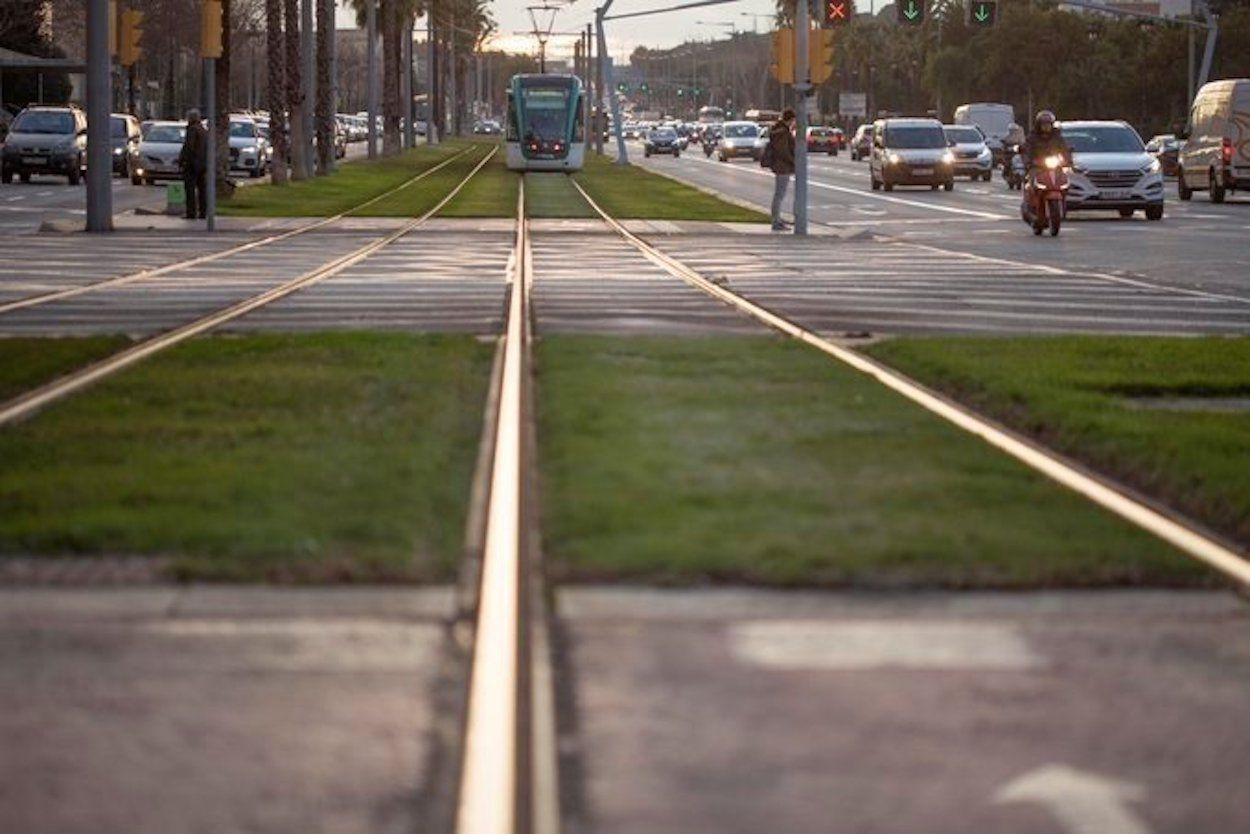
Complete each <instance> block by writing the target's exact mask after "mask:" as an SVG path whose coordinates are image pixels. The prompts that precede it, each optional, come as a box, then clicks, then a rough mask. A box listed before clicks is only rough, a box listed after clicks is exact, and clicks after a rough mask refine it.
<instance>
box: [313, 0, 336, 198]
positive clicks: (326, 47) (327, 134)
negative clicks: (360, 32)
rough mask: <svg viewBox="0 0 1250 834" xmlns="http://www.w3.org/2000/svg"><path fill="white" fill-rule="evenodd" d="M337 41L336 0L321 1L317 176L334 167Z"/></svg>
mask: <svg viewBox="0 0 1250 834" xmlns="http://www.w3.org/2000/svg"><path fill="white" fill-rule="evenodd" d="M333 37H334V0H317V113H316V120H317V173H318V174H329V173H330V172H331V170H332V169H333V167H334V88H333V87H332V84H333V83H334V80H333V79H332V78H331V77H330V61H329V60H328V58H329V55H330V39H331V38H333Z"/></svg>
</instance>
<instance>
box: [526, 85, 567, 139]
mask: <svg viewBox="0 0 1250 834" xmlns="http://www.w3.org/2000/svg"><path fill="white" fill-rule="evenodd" d="M522 95H523V97H524V99H525V128H526V137H525V138H526V139H530V138H534V139H542V140H555V139H563V138H564V131H565V126H566V125H567V123H568V114H569V89H568V88H567V87H561V88H552V87H531V88H528V89H524V90H523V91H522Z"/></svg>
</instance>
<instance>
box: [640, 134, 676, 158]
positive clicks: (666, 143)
mask: <svg viewBox="0 0 1250 834" xmlns="http://www.w3.org/2000/svg"><path fill="white" fill-rule="evenodd" d="M643 142H644V144H643V146H642V152H643V155H644V156H651V154H654V153H671V154H672V155H673V156H675V157H677V156H681V138H680V137H679V136H678V135H677V131H675V130H673V129H672V128H671V127H657V128H655V129H654V130H651V131H649V132H648V133H647V138H646V139H644V140H643Z"/></svg>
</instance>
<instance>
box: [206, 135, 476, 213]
mask: <svg viewBox="0 0 1250 834" xmlns="http://www.w3.org/2000/svg"><path fill="white" fill-rule="evenodd" d="M470 146H471V145H470V143H467V142H463V141H454V140H451V141H447V142H443V143H441V144H439V145H434V146H432V147H430V146H426V145H422V146H421V147H419V148H414V149H412V150H409V151H405V152H404V153H402V154H400V155H398V156H392V157H385V158H379V159H374V160H368V159H361V160H354V161H352V162H345V163H340V164H339V168H338V172H337V173H335V174H334V175H332V176H329V177H316V178H314V179H310V180H304V181H302V182H292V183H289V184H287V185H285V186H276V185H250V186H246V187H243V188H239V189H237V190H236V191H235V192H234V197H233V198H232V199H230V200H229V201H222V202H221V203H220V204H219V210H220V211H221V213H222V214H224V215H235V216H241V217H290V216H296V217H329V216H331V215H335V214H340V213H342V212H345V211H348V210H349V209H351V208H352V207H353V206H357V205H359V204H360V203H362V202H364V201H365V200H368V199H370V198H371V197H376V196H377V195H379V194H382V193H384V192H386V191H389V190H390V189H392V188H395V187H396V186H399V185H402V184H403V183H404V182H406V181H407V180H410V179H412V178H413V177H414V176H416V175H417V174H420V173H421V172H422V171H425V170H427V169H429V168H432V167H434V166H435V165H437V164H438V163H440V162H442V161H444V160H445V159H447V158H448V157H449V156H452V155H454V154H456V153H459V152H460V151H462V150H464V149H465V148H466V147H470ZM430 179H432V177H427V178H426V179H424V180H421V181H419V182H417V183H415V184H414V185H413V186H411V187H410V188H408V189H405V190H406V191H416V192H418V193H419V192H422V191H425V190H427V189H429V181H430ZM438 196H439V197H441V196H442V193H439V195H438ZM436 199H437V198H436ZM435 201H436V200H434V201H431V204H433V202H435ZM364 214H366V215H372V214H373V212H371V211H369V210H368V209H366V210H365V211H364Z"/></svg>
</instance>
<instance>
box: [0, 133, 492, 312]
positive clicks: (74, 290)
mask: <svg viewBox="0 0 1250 834" xmlns="http://www.w3.org/2000/svg"><path fill="white" fill-rule="evenodd" d="M472 150H473V148H465V149H464V150H462V151H460V153H457V154H455V155H453V156H450V157H448V158H447V159H445V160H443V161H442V162H440V163H438V164H437V165H434V166H433V167H430V168H427V169H426V170H424V171H422V172H421V173H419V174H417V175H416V176H414V177H412V178H411V179H409V180H407V181H405V182H403V183H401V184H400V185H397V186H396V187H395V188H392V189H390V190H389V191H385V192H383V193H381V194H379V195H377V196H376V197H372V198H370V199H368V200H365V201H364V202H363V203H360V204H359V205H356V206H352V207H351V208H350V209H348V210H347V211H343V212H340V213H338V214H336V215H334V216H332V217H324V218H322V219H320V220H314V221H313V222H311V223H307V224H305V225H303V226H299V227H298V228H295V229H290V230H288V231H285V232H279V233H278V234H274V235H270V236H268V237H264V238H261V239H260V240H252V241H248V242H247V243H242V244H239V245H238V246H232V247H230V248H229V249H223V250H221V251H220V252H210V253H209V254H207V255H199V256H196V257H194V258H188V259H186V260H183V261H177V262H175V263H171V264H166V265H165V266H161V267H156V268H155V269H144V270H140V271H139V272H132V273H129V274H127V275H119V276H117V277H115V278H105V279H104V280H102V281H92V282H91V283H89V284H82V285H81V286H77V287H69V288H67V289H63V290H56V291H54V292H49V293H43V294H42V295H32V296H27V297H26V298H19V299H17V300H16V301H9V302H5V303H3V304H0V315H3V314H5V313H11V312H13V311H15V310H22V309H25V308H28V307H36V306H39V305H41V304H48V303H50V302H53V301H61V300H64V299H66V298H74V297H76V296H79V295H85V294H86V293H89V292H95V291H96V290H102V289H109V288H111V287H119V286H123V285H126V284H133V283H135V282H137V281H145V280H147V279H149V278H156V277H157V276H160V275H166V274H168V273H170V272H177V271H179V270H182V269H189V268H191V267H195V266H199V265H201V264H206V263H211V262H213V261H216V260H220V259H221V258H228V257H230V256H231V255H238V254H239V253H241V252H247V251H249V250H251V249H256V248H258V247H261V246H268V245H269V244H271V243H278V242H279V241H283V240H287V239H289V238H293V237H295V236H296V235H302V234H304V233H305V232H311V231H313V230H315V229H320V228H322V227H323V226H327V225H329V224H330V223H335V222H337V221H339V220H342V219H343V218H344V217H347V216H349V215H350V214H352V212H356V211H360V210H361V209H362V208H366V207H368V206H371V205H373V204H374V203H376V202H378V201H379V200H383V199H385V198H387V197H390V196H391V195H393V194H397V193H399V192H400V191H403V190H404V189H405V188H408V187H409V186H411V185H413V184H414V183H416V182H417V181H419V180H422V179H424V178H425V177H428V176H429V175H430V174H433V173H434V172H436V171H438V170H440V169H442V168H444V167H446V166H448V165H450V164H451V163H453V162H455V161H456V160H457V159H459V158H460V157H462V156H464V155H465V154H467V153H469V152H470V151H472Z"/></svg>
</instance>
